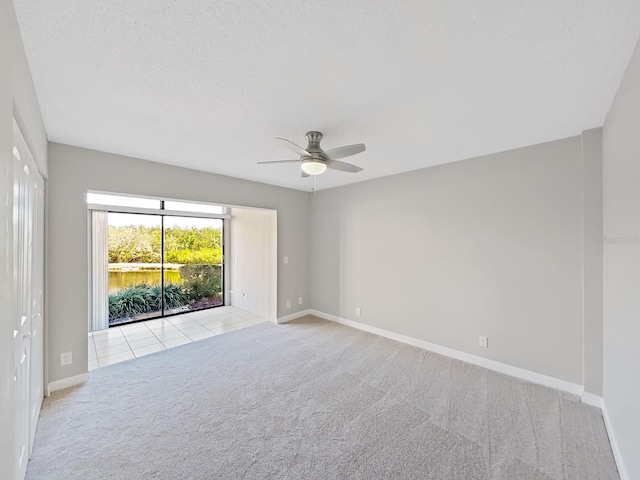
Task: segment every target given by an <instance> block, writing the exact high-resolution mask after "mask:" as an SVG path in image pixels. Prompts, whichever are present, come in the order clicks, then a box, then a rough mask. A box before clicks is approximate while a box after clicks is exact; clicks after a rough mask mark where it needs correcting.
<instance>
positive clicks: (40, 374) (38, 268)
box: [29, 172, 44, 456]
mask: <svg viewBox="0 0 640 480" xmlns="http://www.w3.org/2000/svg"><path fill="white" fill-rule="evenodd" d="M33 189H34V190H33V195H34V198H33V199H34V212H33V213H34V219H33V220H34V222H33V246H32V249H31V251H32V255H33V260H32V267H33V268H32V274H31V279H32V282H31V286H32V289H31V372H30V374H31V388H30V393H29V395H30V402H31V406H30V408H31V409H30V411H29V416H30V418H29V427H30V428H29V456H31V452H32V451H33V440H34V438H35V435H36V425H37V423H38V418H39V416H40V409H41V407H42V399H43V397H44V321H43V317H44V180H43V179H42V177H41V176H40V175H39V174H38V173H37V172H36V173H35V175H34V184H33Z"/></svg>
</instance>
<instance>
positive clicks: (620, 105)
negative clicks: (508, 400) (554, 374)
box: [603, 46, 640, 479]
mask: <svg viewBox="0 0 640 480" xmlns="http://www.w3.org/2000/svg"><path fill="white" fill-rule="evenodd" d="M603 132H604V133H603V163H604V167H603V177H604V235H605V245H604V400H605V405H606V410H607V413H608V416H609V419H610V424H611V426H612V427H613V436H612V441H613V442H612V443H614V444H617V446H618V451H619V453H620V455H621V459H622V464H623V468H624V469H625V470H626V472H627V478H629V479H632V478H634V479H635V478H640V347H639V345H640V46H638V47H636V50H635V53H634V54H633V57H632V58H631V62H630V63H629V66H628V68H627V72H626V73H625V76H624V78H623V80H622V83H621V85H620V88H619V90H618V93H617V95H616V97H615V100H614V102H613V105H612V107H611V110H610V111H609V114H608V115H607V119H606V121H605V124H604V129H603Z"/></svg>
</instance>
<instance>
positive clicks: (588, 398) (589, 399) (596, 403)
mask: <svg viewBox="0 0 640 480" xmlns="http://www.w3.org/2000/svg"><path fill="white" fill-rule="evenodd" d="M581 399H582V403H586V404H587V405H591V406H592V407H598V408H600V409H603V408H604V400H603V399H602V397H601V396H599V395H596V394H594V393H589V392H582V395H581Z"/></svg>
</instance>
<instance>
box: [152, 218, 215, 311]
mask: <svg viewBox="0 0 640 480" xmlns="http://www.w3.org/2000/svg"><path fill="white" fill-rule="evenodd" d="M222 225H223V221H222V220H218V219H213V218H193V217H172V216H166V217H164V227H165V229H164V261H165V265H164V267H165V270H164V275H165V277H164V278H165V313H166V314H171V313H180V312H188V311H194V310H202V309H204V308H210V307H217V306H219V305H222V303H223V298H222V291H223V290H222V288H223V287H222V279H223V277H222Z"/></svg>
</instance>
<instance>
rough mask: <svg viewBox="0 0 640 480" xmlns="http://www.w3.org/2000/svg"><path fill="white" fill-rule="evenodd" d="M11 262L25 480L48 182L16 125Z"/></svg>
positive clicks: (35, 410) (39, 372) (38, 392)
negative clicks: (45, 198)
mask: <svg viewBox="0 0 640 480" xmlns="http://www.w3.org/2000/svg"><path fill="white" fill-rule="evenodd" d="M13 140H14V148H13V258H14V265H13V267H14V279H15V282H14V285H15V292H14V294H15V297H16V299H17V302H18V313H17V315H16V317H15V318H14V319H13V339H14V376H13V383H14V390H13V391H14V402H15V406H16V409H15V410H16V422H15V436H14V438H15V455H16V471H15V472H14V477H15V478H24V475H25V472H26V469H27V462H28V460H29V455H30V453H31V447H32V445H33V435H34V433H35V423H36V422H37V419H38V415H39V413H40V406H41V404H42V393H43V384H44V381H43V376H44V342H43V338H42V337H43V319H42V299H43V285H44V275H43V260H44V259H43V256H44V255H43V250H44V224H43V215H44V192H43V190H44V181H43V180H42V177H41V176H40V175H39V173H38V170H37V168H36V165H35V162H34V161H33V157H32V155H31V152H30V151H29V148H28V147H27V144H26V142H25V140H24V137H23V136H22V133H21V132H20V129H19V127H18V125H17V124H16V122H15V120H14V123H13Z"/></svg>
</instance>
